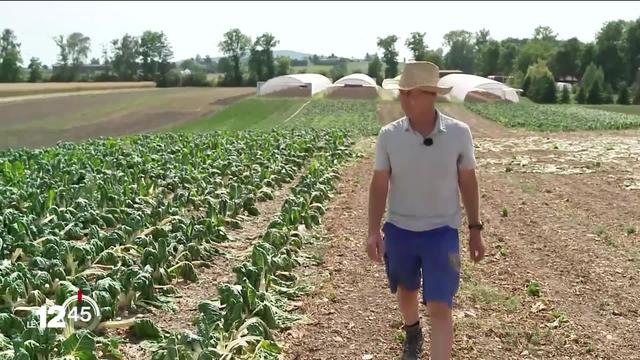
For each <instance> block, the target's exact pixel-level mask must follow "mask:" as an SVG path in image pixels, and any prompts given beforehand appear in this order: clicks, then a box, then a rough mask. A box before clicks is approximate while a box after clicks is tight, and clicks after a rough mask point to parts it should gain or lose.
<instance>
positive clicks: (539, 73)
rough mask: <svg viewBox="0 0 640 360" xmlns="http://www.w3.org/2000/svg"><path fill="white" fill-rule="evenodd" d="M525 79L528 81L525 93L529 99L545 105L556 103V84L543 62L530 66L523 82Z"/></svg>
mask: <svg viewBox="0 0 640 360" xmlns="http://www.w3.org/2000/svg"><path fill="white" fill-rule="evenodd" d="M526 79H529V81H530V85H529V87H528V89H527V92H526V93H527V97H528V98H529V99H531V100H532V101H535V102H537V103H546V104H553V103H556V102H557V95H556V91H557V90H556V82H555V79H554V78H553V74H551V71H550V70H549V68H548V67H547V65H546V64H545V63H544V61H538V62H537V63H536V64H534V65H531V66H530V67H529V69H528V70H527V76H526V78H525V81H526Z"/></svg>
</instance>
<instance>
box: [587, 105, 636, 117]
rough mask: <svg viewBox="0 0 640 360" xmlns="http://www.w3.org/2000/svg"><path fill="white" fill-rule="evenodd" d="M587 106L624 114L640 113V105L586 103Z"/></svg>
mask: <svg viewBox="0 0 640 360" xmlns="http://www.w3.org/2000/svg"><path fill="white" fill-rule="evenodd" d="M585 107H587V108H590V109H598V110H604V111H611V112H617V113H622V114H630V115H640V105H585Z"/></svg>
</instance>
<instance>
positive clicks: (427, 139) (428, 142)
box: [422, 138, 433, 146]
mask: <svg viewBox="0 0 640 360" xmlns="http://www.w3.org/2000/svg"><path fill="white" fill-rule="evenodd" d="M422 143H423V144H424V145H426V146H431V145H433V139H432V138H426V139H424V141H423V142H422Z"/></svg>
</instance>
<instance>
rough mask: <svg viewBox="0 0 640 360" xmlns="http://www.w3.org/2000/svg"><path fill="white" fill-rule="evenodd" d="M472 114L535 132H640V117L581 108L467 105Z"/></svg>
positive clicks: (531, 105) (525, 105) (498, 104)
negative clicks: (622, 130)
mask: <svg viewBox="0 0 640 360" xmlns="http://www.w3.org/2000/svg"><path fill="white" fill-rule="evenodd" d="M465 106H466V107H467V108H469V109H470V110H471V111H473V112H475V113H477V114H478V115H480V116H483V117H485V118H487V119H490V120H494V121H496V122H498V123H500V124H502V125H504V126H507V127H512V128H525V129H529V130H534V131H574V130H621V129H630V128H640V116H639V115H632V114H622V113H614V112H609V111H604V110H597V109H591V108H587V107H583V106H579V105H538V104H509V103H494V104H481V103H465Z"/></svg>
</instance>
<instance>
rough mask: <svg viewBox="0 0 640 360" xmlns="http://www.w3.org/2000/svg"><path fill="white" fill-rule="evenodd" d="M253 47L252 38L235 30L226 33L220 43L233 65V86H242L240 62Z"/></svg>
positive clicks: (221, 48) (219, 45) (220, 47)
mask: <svg viewBox="0 0 640 360" xmlns="http://www.w3.org/2000/svg"><path fill="white" fill-rule="evenodd" d="M250 45H251V38H249V37H248V36H247V35H245V34H243V33H242V32H241V31H240V29H238V28H234V29H231V30H229V31H227V32H226V33H224V36H223V40H222V41H220V42H219V43H218V47H219V49H220V51H221V52H222V53H223V54H225V55H226V56H227V57H228V58H229V60H230V61H231V63H232V64H233V70H232V73H231V75H232V79H231V80H232V84H233V85H236V86H237V85H242V69H241V68H240V60H241V59H242V57H243V56H245V54H246V53H247V50H248V49H249V46H250Z"/></svg>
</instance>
